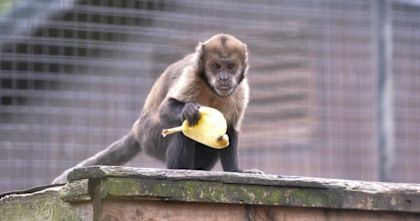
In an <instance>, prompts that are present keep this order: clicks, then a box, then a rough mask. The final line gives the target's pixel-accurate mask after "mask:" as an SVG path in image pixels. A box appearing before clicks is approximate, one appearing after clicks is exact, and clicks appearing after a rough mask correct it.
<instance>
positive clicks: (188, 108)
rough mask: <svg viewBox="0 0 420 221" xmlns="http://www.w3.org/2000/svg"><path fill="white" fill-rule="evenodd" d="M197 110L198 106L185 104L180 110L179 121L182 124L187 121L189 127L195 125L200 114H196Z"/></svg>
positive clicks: (189, 103)
mask: <svg viewBox="0 0 420 221" xmlns="http://www.w3.org/2000/svg"><path fill="white" fill-rule="evenodd" d="M199 108H200V105H198V104H197V103H193V102H188V103H186V104H185V105H184V108H182V112H181V121H182V122H184V120H187V121H188V124H189V126H194V125H197V123H198V121H199V120H200V112H198V109H199Z"/></svg>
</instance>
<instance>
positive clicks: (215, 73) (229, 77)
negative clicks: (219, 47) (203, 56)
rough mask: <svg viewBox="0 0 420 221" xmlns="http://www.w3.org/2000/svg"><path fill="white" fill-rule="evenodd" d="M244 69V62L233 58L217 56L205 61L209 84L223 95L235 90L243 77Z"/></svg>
mask: <svg viewBox="0 0 420 221" xmlns="http://www.w3.org/2000/svg"><path fill="white" fill-rule="evenodd" d="M242 70H243V68H242V64H241V63H240V62H239V61H238V60H237V59H233V58H223V57H215V58H211V59H208V60H207V61H206V63H205V74H206V78H207V81H208V84H209V86H210V87H211V88H212V89H213V91H214V92H216V93H217V94H218V95H219V96H222V97H226V96H229V95H231V94H232V93H233V92H235V90H236V88H237V86H238V84H239V83H240V82H239V81H240V80H241V78H242V76H241V75H242Z"/></svg>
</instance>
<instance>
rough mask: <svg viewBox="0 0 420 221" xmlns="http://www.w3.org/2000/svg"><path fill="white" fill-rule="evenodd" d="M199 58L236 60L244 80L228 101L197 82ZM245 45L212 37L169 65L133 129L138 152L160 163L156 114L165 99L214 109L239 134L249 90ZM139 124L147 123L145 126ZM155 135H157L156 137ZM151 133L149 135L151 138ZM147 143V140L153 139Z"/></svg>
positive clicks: (160, 142)
mask: <svg viewBox="0 0 420 221" xmlns="http://www.w3.org/2000/svg"><path fill="white" fill-rule="evenodd" d="M203 55H210V56H213V55H216V56H222V57H226V58H231V59H239V60H240V61H241V64H242V67H243V70H242V71H243V72H244V73H243V74H244V79H243V80H242V81H241V82H240V84H239V85H238V86H237V88H236V91H234V92H233V93H232V94H231V95H230V96H228V97H220V96H218V95H217V94H215V92H214V91H212V90H211V89H210V88H209V87H208V85H207V84H206V82H204V81H203V80H202V79H200V77H199V74H200V67H201V65H203V64H202V63H201V59H210V58H203ZM247 69H248V64H247V48H246V45H245V44H243V43H242V42H241V41H239V40H238V39H236V38H235V37H233V36H231V35H225V34H219V35H215V36H213V37H212V38H210V39H209V40H207V41H206V42H204V43H202V42H200V43H199V44H198V46H197V48H196V51H195V53H193V54H190V55H187V56H186V57H184V58H183V59H182V60H180V61H178V62H176V63H174V64H172V65H170V66H169V67H168V68H167V69H166V70H165V71H164V72H163V73H162V75H161V76H160V77H159V78H158V79H157V80H156V82H155V84H154V85H153V87H152V89H151V91H150V93H149V95H148V97H147V98H146V101H145V104H144V107H143V111H142V113H141V115H140V118H139V120H137V121H136V123H135V124H134V125H133V132H134V135H135V137H136V139H137V140H138V142H139V143H140V147H141V149H142V150H143V151H144V152H146V153H148V154H149V155H152V156H155V157H157V158H158V159H161V160H163V159H164V157H165V156H164V155H162V153H165V151H164V148H166V143H165V142H167V139H162V137H161V136H160V131H161V129H162V128H160V126H159V125H160V123H159V122H160V119H159V110H160V108H161V106H162V104H164V103H165V101H166V100H167V99H170V98H174V99H176V100H178V101H182V102H196V103H198V104H200V105H204V106H209V107H213V108H216V109H218V110H219V111H220V112H222V113H223V115H224V117H225V118H226V121H227V123H228V125H230V126H232V127H234V128H235V130H236V131H239V130H240V125H241V121H242V118H243V116H244V113H245V110H246V107H247V105H248V96H249V86H248V81H247V79H246V72H247ZM143 121H149V122H150V123H145V122H143ZM156 131H159V133H157V132H156ZM151 133H152V134H151ZM155 136H156V138H154V139H151V137H155Z"/></svg>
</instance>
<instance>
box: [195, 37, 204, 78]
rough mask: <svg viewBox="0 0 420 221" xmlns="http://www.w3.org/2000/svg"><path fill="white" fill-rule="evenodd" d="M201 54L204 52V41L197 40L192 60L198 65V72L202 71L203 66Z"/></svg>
mask: <svg viewBox="0 0 420 221" xmlns="http://www.w3.org/2000/svg"><path fill="white" fill-rule="evenodd" d="M203 54H204V43H203V42H201V41H200V42H198V45H197V47H195V53H194V61H195V63H196V64H197V65H198V68H199V70H200V72H201V71H202V69H203V68H204V67H203Z"/></svg>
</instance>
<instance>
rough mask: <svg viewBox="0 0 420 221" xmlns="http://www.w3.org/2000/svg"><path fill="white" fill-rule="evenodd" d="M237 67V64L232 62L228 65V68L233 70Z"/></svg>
mask: <svg viewBox="0 0 420 221" xmlns="http://www.w3.org/2000/svg"><path fill="white" fill-rule="evenodd" d="M234 68H235V64H234V63H230V64H228V65H227V69H228V70H233V69H234Z"/></svg>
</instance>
